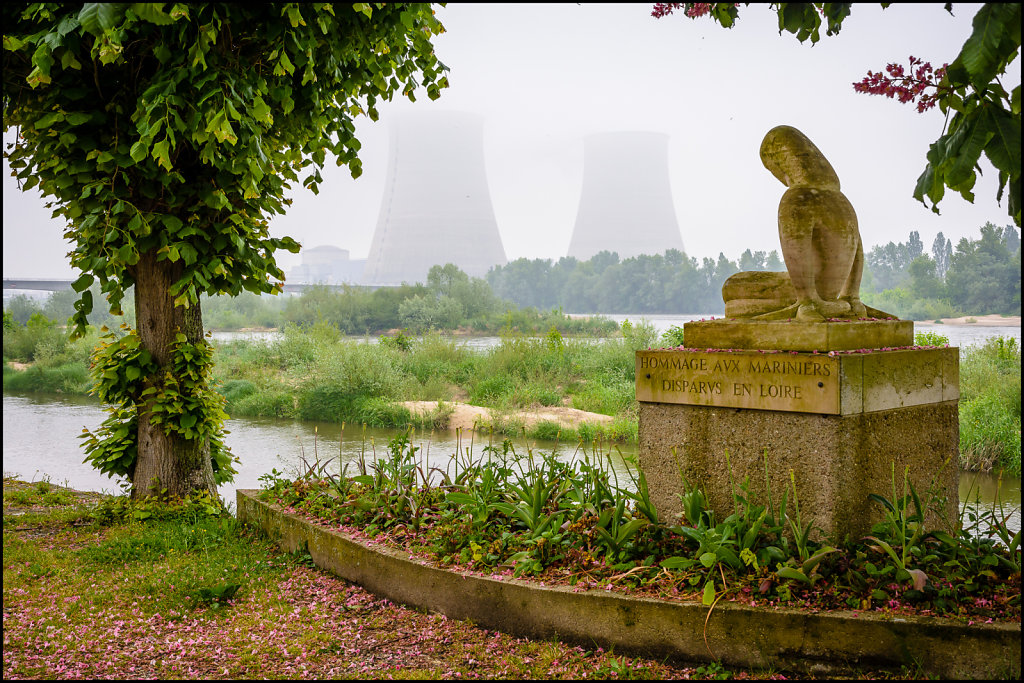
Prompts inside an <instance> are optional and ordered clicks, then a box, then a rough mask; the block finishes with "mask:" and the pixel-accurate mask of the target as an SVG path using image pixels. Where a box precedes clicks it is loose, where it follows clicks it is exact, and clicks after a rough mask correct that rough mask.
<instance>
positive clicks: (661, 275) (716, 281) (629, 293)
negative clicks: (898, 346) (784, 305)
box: [486, 223, 1020, 319]
mask: <svg viewBox="0 0 1024 683" xmlns="http://www.w3.org/2000/svg"><path fill="white" fill-rule="evenodd" d="M785 269H786V266H785V264H784V263H783V262H782V260H781V259H780V258H779V254H778V252H777V251H772V252H770V253H765V252H763V251H751V250H750V249H747V250H746V251H745V252H743V254H741V255H740V257H739V259H737V260H736V261H731V260H729V259H728V258H726V256H725V254H724V253H719V255H718V259H717V260H716V259H711V258H706V257H705V258H704V259H702V260H701V261H698V260H697V259H696V258H694V257H688V256H687V255H686V254H685V253H683V252H681V251H679V250H676V249H670V250H668V251H666V252H665V253H664V254H656V255H653V256H647V255H641V256H634V257H630V258H627V259H622V260H620V259H619V256H618V254H616V253H614V252H607V251H602V252H600V253H598V254H597V255H595V256H594V257H593V258H591V259H590V260H589V261H580V260H578V259H575V258H572V257H563V258H561V259H559V260H558V261H552V260H551V259H526V258H521V259H517V260H515V261H512V262H510V263H508V264H507V265H504V266H498V267H495V268H493V269H492V270H491V271H490V272H489V273H487V276H486V277H487V282H489V283H490V285H491V288H492V289H493V290H494V294H495V295H497V296H498V297H499V298H502V299H507V300H509V301H512V302H514V303H516V304H518V305H520V306H533V307H535V308H538V309H541V310H548V309H552V308H562V309H564V310H566V311H572V312H574V313H665V314H683V313H709V314H720V313H723V312H724V305H723V302H722V284H723V283H724V282H725V281H726V279H728V277H729V276H730V275H732V274H734V273H737V272H739V271H750V270H768V271H782V270H785ZM861 292H862V294H863V295H864V297H865V299H866V300H867V301H868V302H869V303H871V304H872V305H874V306H876V307H878V308H882V309H883V310H886V311H888V312H890V313H894V314H895V315H898V316H900V317H908V318H915V319H926V318H927V319H931V318H936V317H948V316H951V315H960V314H976V315H981V314H985V313H1006V314H1019V313H1020V236H1019V234H1018V233H1017V230H1016V228H1014V226H1012V225H1007V226H1006V227H1004V228H999V227H996V226H994V225H992V224H991V223H989V224H986V225H985V226H983V227H982V228H981V238H980V239H968V238H963V239H961V240H960V242H959V243H958V244H957V245H956V248H955V249H954V248H953V245H952V244H951V243H950V241H949V240H948V239H946V238H945V237H944V236H943V235H942V233H941V232H940V233H939V234H938V235H936V237H935V240H934V242H933V244H932V249H931V253H930V254H928V253H925V249H924V243H923V242H922V241H921V237H920V234H919V233H918V232H917V231H913V232H911V233H910V237H909V238H908V240H907V241H906V242H900V243H894V242H889V243H888V244H886V245H880V246H876V247H873V248H872V249H871V250H870V251H869V252H868V253H866V254H865V268H864V279H863V283H862V287H861ZM886 306H888V308H886ZM893 309H895V310H893Z"/></svg>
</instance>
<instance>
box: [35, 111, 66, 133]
mask: <svg viewBox="0 0 1024 683" xmlns="http://www.w3.org/2000/svg"><path fill="white" fill-rule="evenodd" d="M63 120H64V113H63V112H59V111H55V112H53V113H51V114H47V115H46V116H41V117H39V118H38V119H37V120H36V122H35V124H34V125H33V128H35V129H36V130H43V129H44V128H49V127H50V126H52V125H53V124H55V123H59V122H60V121H63Z"/></svg>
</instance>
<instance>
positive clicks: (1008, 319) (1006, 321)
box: [915, 314, 1021, 327]
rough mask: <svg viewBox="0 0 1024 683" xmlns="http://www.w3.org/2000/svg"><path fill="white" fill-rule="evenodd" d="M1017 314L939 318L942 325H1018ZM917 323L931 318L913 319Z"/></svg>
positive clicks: (924, 322) (929, 321)
mask: <svg viewBox="0 0 1024 683" xmlns="http://www.w3.org/2000/svg"><path fill="white" fill-rule="evenodd" d="M1020 318H1021V317H1020V316H1019V315H995V314H993V315H964V316H960V317H959V318H941V320H942V324H943V325H970V326H972V327H1020ZM915 322H916V323H917V324H919V325H920V324H927V323H933V322H934V321H932V320H919V321H915Z"/></svg>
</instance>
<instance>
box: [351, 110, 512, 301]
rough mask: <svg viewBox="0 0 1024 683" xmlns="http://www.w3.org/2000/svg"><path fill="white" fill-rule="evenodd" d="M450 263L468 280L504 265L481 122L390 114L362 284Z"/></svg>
mask: <svg viewBox="0 0 1024 683" xmlns="http://www.w3.org/2000/svg"><path fill="white" fill-rule="evenodd" d="M446 263H454V264H455V265H457V266H458V267H459V268H461V269H462V270H463V271H464V272H465V273H467V274H469V275H470V276H473V277H482V276H483V275H484V274H486V273H487V271H488V269H490V268H491V266H494V265H504V264H505V263H506V259H505V249H504V247H503V246H502V244H501V236H500V235H499V234H498V224H497V221H495V220H494V208H493V207H492V206H491V195H490V191H489V190H488V187H487V172H486V170H485V169H484V149H483V119H482V117H480V116H477V115H476V114H468V113H461V112H417V113H415V114H406V115H402V116H399V117H397V118H396V119H395V121H394V123H393V124H392V127H391V151H390V160H389V162H388V175H387V182H386V184H385V187H384V198H383V200H382V201H381V205H380V215H379V216H378V218H377V229H376V231H375V232H374V234H373V242H372V244H371V245H370V254H369V257H368V258H367V261H366V269H365V271H364V273H363V282H364V283H365V284H378V285H383V284H400V283H401V282H403V281H404V282H410V283H412V282H426V279H427V272H428V271H429V270H430V268H431V266H434V265H444V264H446Z"/></svg>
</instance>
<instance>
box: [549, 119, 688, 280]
mask: <svg viewBox="0 0 1024 683" xmlns="http://www.w3.org/2000/svg"><path fill="white" fill-rule="evenodd" d="M667 249H678V250H680V251H682V250H683V239H682V237H681V236H680V234H679V223H678V222H677V221H676V212H675V208H674V207H673V205H672V192H671V189H670V187H669V182H668V135H665V134H664V133H648V132H616V133H597V134H594V135H588V136H587V137H586V138H585V139H584V155H583V191H582V193H581V195H580V208H579V211H578V212H577V214H576V227H575V229H574V230H573V233H572V241H570V242H569V256H572V257H575V258H577V259H579V260H581V261H586V260H588V259H590V257H592V256H594V254H596V253H598V252H600V251H614V252H617V253H618V254H619V258H629V257H632V256H638V255H640V254H652V255H653V254H661V253H663V252H664V251H665V250H667Z"/></svg>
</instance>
